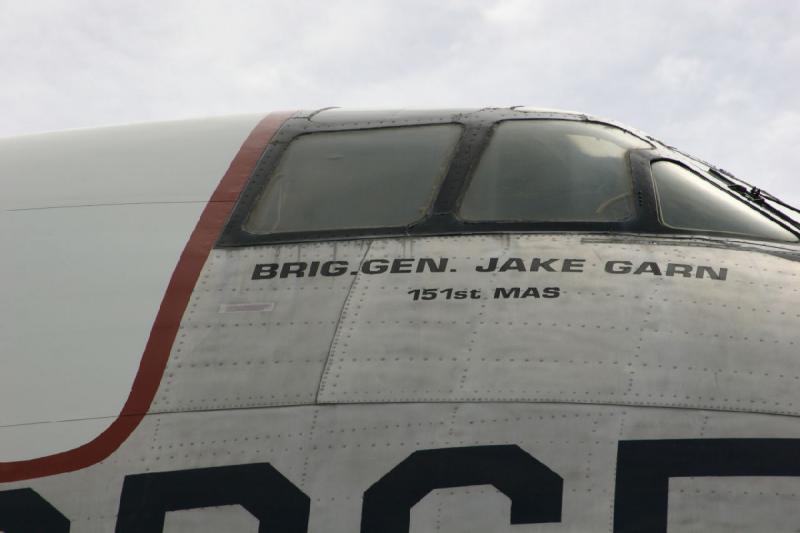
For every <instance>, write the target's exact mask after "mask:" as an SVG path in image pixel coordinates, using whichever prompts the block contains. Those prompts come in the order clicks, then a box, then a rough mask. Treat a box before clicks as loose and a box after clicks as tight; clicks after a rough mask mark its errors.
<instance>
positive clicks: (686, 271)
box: [667, 263, 692, 278]
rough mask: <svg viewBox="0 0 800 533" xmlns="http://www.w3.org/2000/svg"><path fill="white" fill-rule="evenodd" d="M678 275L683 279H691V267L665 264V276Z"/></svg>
mask: <svg viewBox="0 0 800 533" xmlns="http://www.w3.org/2000/svg"><path fill="white" fill-rule="evenodd" d="M676 274H679V275H681V276H683V277H684V278H691V277H692V265H682V264H679V263H667V276H675V275H676Z"/></svg>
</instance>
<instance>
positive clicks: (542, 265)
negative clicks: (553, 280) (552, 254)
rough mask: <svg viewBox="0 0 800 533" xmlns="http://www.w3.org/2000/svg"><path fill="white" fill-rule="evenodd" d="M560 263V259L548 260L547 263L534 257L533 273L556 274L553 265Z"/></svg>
mask: <svg viewBox="0 0 800 533" xmlns="http://www.w3.org/2000/svg"><path fill="white" fill-rule="evenodd" d="M556 261H558V259H548V260H546V261H542V260H541V259H539V258H538V257H534V258H533V260H532V261H531V272H539V270H540V269H541V270H546V271H547V272H555V271H556V269H555V268H553V266H552V265H553V263H555V262H556Z"/></svg>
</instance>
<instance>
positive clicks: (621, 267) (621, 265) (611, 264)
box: [606, 261, 632, 274]
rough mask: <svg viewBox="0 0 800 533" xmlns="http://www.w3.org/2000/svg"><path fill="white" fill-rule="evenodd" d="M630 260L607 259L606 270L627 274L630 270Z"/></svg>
mask: <svg viewBox="0 0 800 533" xmlns="http://www.w3.org/2000/svg"><path fill="white" fill-rule="evenodd" d="M631 269H632V267H631V262H630V261H607V262H606V272H608V273H609V274H628V273H629V272H630V271H631Z"/></svg>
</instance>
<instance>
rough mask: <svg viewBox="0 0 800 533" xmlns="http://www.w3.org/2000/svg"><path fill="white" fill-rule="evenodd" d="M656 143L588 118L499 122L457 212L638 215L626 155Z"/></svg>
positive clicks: (535, 217)
mask: <svg viewBox="0 0 800 533" xmlns="http://www.w3.org/2000/svg"><path fill="white" fill-rule="evenodd" d="M647 148H652V146H651V145H650V144H648V143H646V142H645V141H643V140H641V139H639V138H638V137H635V136H633V135H631V134H629V133H626V132H624V131H622V130H619V129H617V128H614V127H611V126H607V125H603V124H597V123H587V122H575V121H558V120H515V121H506V122H501V123H500V124H498V125H497V126H496V127H495V129H494V132H493V135H492V138H491V140H490V142H489V145H488V146H487V148H486V150H485V151H484V153H483V155H482V157H481V159H480V161H479V162H478V165H477V168H476V169H475V172H474V174H473V176H472V178H471V180H470V184H469V188H468V189H467V191H466V193H465V195H464V197H463V199H462V202H461V207H460V209H459V212H458V216H459V218H461V219H462V220H466V221H473V222H477V221H513V222H550V221H555V222H563V221H569V222H620V221H624V220H627V219H630V218H632V217H633V216H634V202H633V196H634V195H633V181H632V177H631V173H630V169H629V163H628V159H627V157H626V154H627V152H628V151H629V150H632V149H647Z"/></svg>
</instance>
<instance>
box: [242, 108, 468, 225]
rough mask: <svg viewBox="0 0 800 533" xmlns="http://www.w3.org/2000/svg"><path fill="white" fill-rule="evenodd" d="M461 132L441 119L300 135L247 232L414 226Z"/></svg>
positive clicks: (254, 212) (434, 193)
mask: <svg viewBox="0 0 800 533" xmlns="http://www.w3.org/2000/svg"><path fill="white" fill-rule="evenodd" d="M461 131H462V128H461V126H458V125H454V124H443V125H432V126H412V127H398V128H384V129H375V130H353V131H338V132H319V133H309V134H305V135H301V136H299V137H297V138H296V139H295V140H294V141H292V143H291V144H290V145H289V146H288V148H287V149H286V151H285V152H284V154H283V157H282V158H281V160H280V162H279V164H278V166H277V168H276V169H275V171H274V172H273V174H272V176H271V177H270V180H269V182H268V185H267V187H266V190H265V191H264V193H263V194H262V195H261V197H260V198H259V200H258V201H257V203H256V205H255V207H254V209H253V211H252V213H251V214H250V216H249V217H248V219H247V220H246V222H245V230H246V231H248V232H250V233H253V234H262V235H263V234H275V233H288V232H313V231H320V230H341V229H355V228H391V227H400V226H407V225H410V224H413V223H414V222H416V221H418V220H420V219H421V218H423V217H424V216H425V214H426V213H427V211H428V209H429V207H430V205H431V203H432V202H433V199H434V198H435V195H436V192H437V191H438V188H439V185H440V184H441V182H442V180H443V178H444V175H445V173H446V171H447V167H448V165H449V162H450V159H451V158H452V155H453V151H454V149H455V146H456V144H457V142H458V139H459V137H460V135H461Z"/></svg>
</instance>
